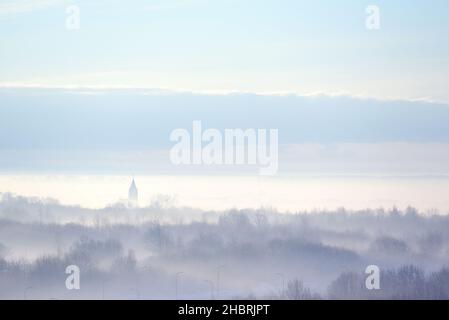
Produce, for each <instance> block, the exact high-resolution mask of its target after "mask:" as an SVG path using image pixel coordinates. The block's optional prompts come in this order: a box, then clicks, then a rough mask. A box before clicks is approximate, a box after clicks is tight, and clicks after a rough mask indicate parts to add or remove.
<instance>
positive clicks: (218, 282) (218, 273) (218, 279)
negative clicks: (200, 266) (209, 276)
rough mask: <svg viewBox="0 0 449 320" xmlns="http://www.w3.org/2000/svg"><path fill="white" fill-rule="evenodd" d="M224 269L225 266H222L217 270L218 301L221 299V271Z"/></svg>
mask: <svg viewBox="0 0 449 320" xmlns="http://www.w3.org/2000/svg"><path fill="white" fill-rule="evenodd" d="M224 267H225V265H224V264H222V265H220V266H218V268H217V299H220V269H221V268H224Z"/></svg>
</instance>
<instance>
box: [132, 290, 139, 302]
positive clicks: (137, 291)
mask: <svg viewBox="0 0 449 320" xmlns="http://www.w3.org/2000/svg"><path fill="white" fill-rule="evenodd" d="M131 290H132V291H135V292H136V295H137V300H140V291H139V289H137V288H131Z"/></svg>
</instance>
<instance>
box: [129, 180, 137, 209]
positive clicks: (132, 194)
mask: <svg viewBox="0 0 449 320" xmlns="http://www.w3.org/2000/svg"><path fill="white" fill-rule="evenodd" d="M128 204H129V206H130V207H137V206H138V204H139V192H138V191H137V187H136V182H135V181H134V178H133V181H132V182H131V186H130V187H129V191H128Z"/></svg>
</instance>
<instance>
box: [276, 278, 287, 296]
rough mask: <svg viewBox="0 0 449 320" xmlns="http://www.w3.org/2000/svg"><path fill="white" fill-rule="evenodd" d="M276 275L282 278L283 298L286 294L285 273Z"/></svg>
mask: <svg viewBox="0 0 449 320" xmlns="http://www.w3.org/2000/svg"><path fill="white" fill-rule="evenodd" d="M275 275H277V276H279V277H280V278H281V281H282V296H281V297H283V296H284V294H285V276H284V274H283V273H275Z"/></svg>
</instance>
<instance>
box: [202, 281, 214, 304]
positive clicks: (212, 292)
mask: <svg viewBox="0 0 449 320" xmlns="http://www.w3.org/2000/svg"><path fill="white" fill-rule="evenodd" d="M204 282H207V283H209V284H210V299H211V300H214V283H213V282H212V281H210V280H204Z"/></svg>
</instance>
